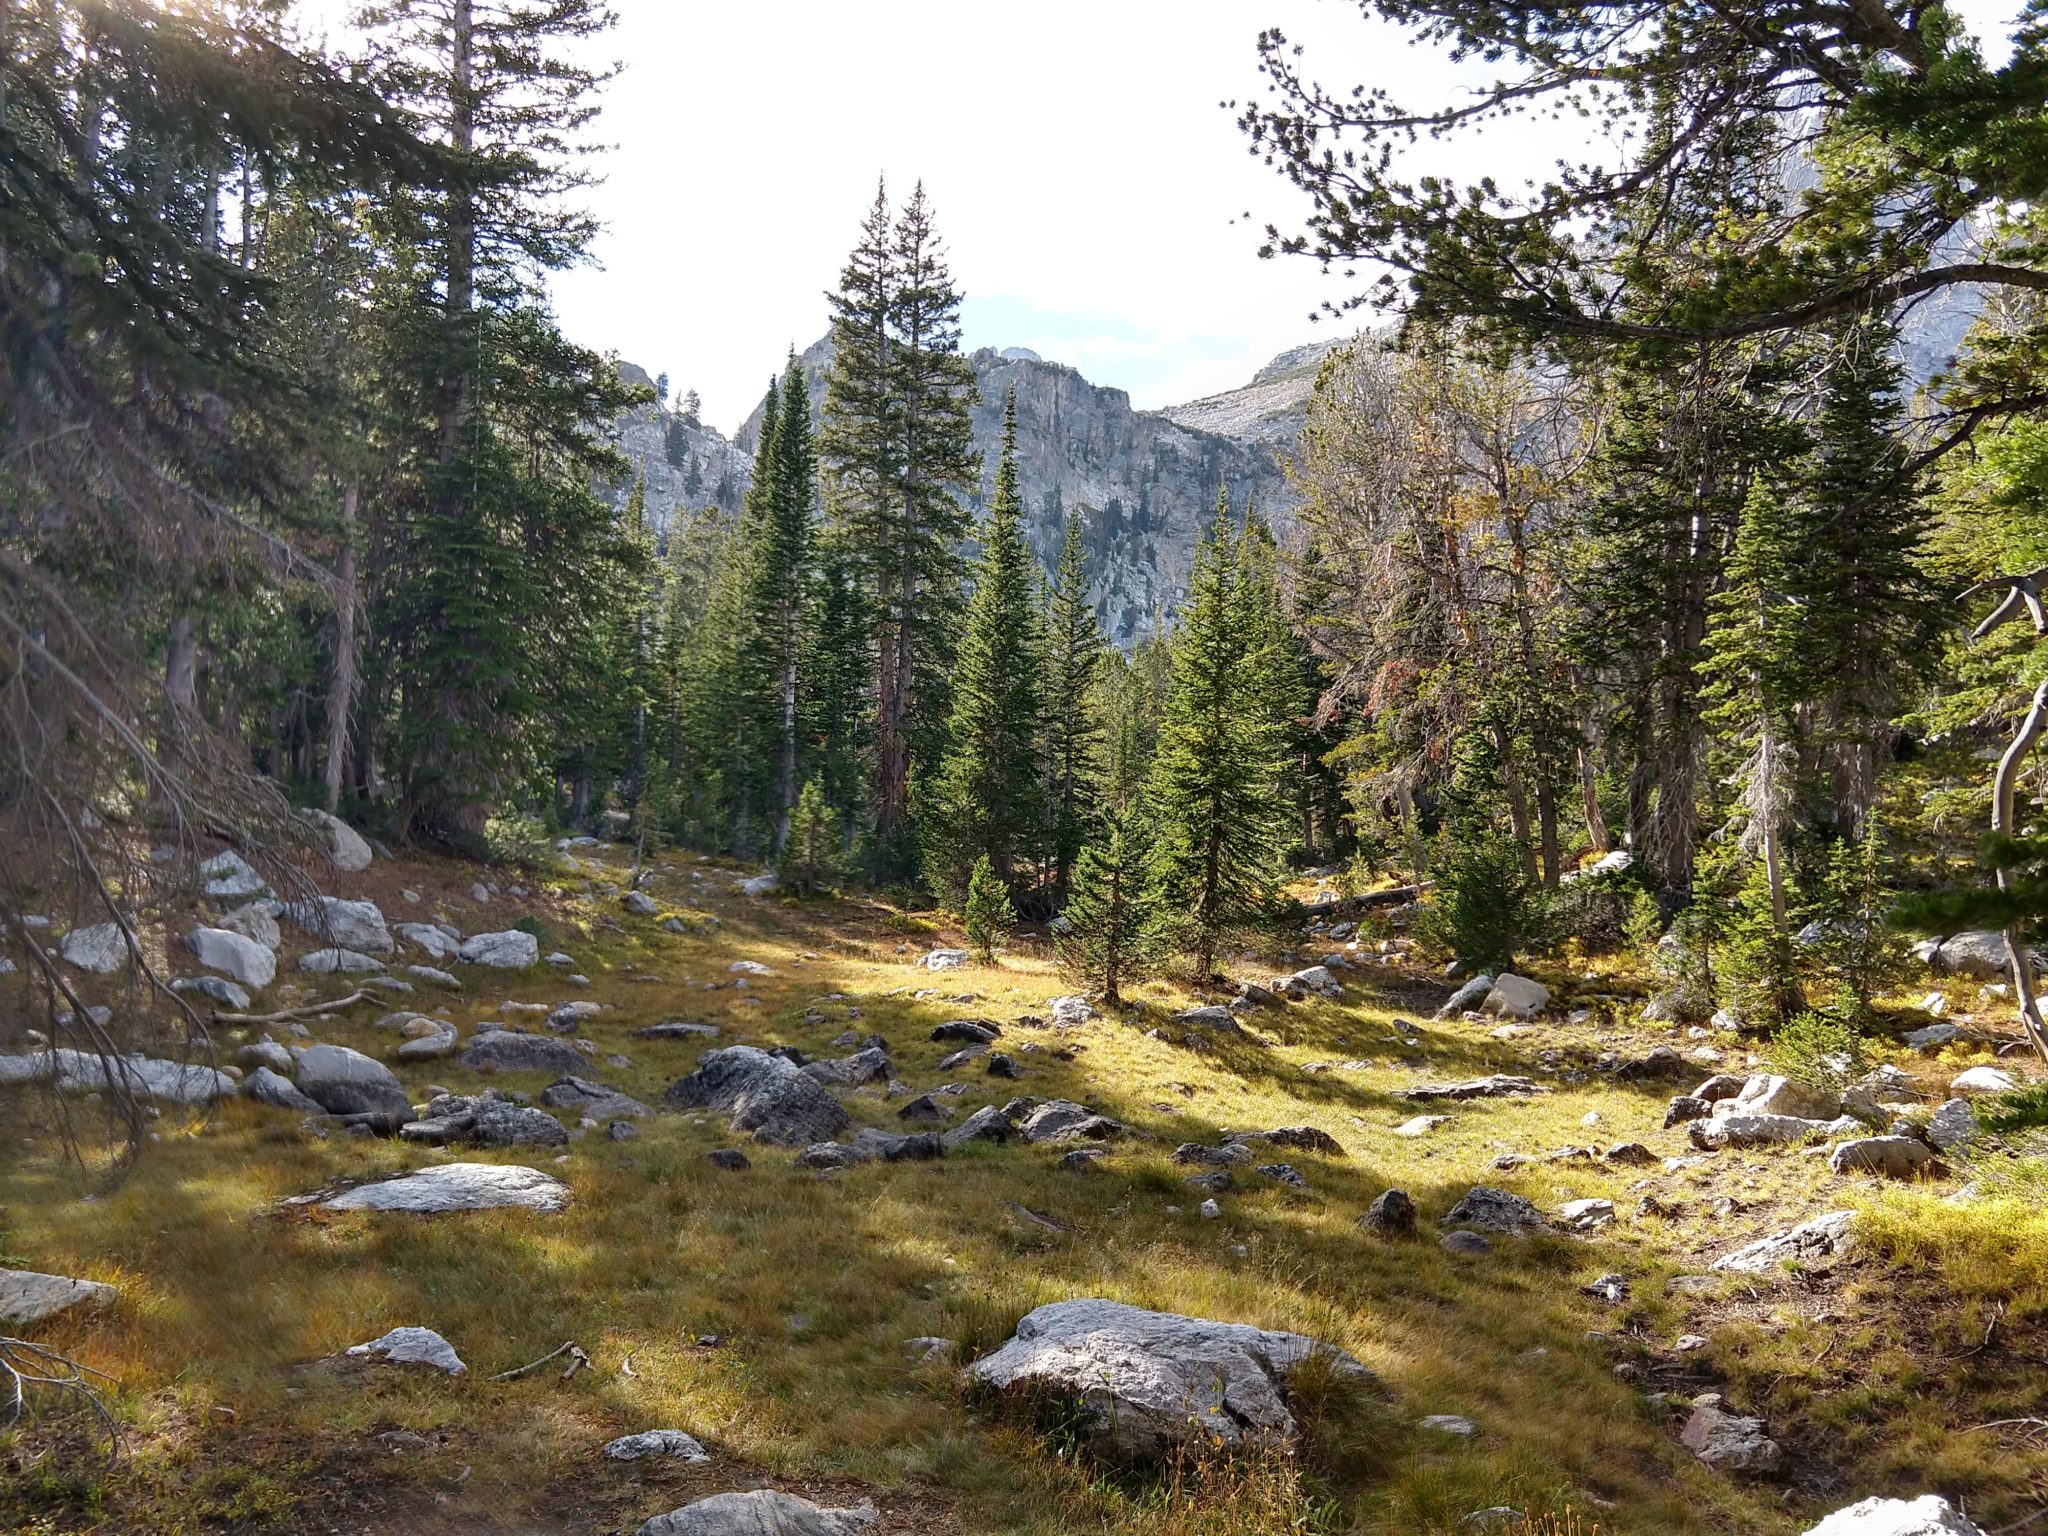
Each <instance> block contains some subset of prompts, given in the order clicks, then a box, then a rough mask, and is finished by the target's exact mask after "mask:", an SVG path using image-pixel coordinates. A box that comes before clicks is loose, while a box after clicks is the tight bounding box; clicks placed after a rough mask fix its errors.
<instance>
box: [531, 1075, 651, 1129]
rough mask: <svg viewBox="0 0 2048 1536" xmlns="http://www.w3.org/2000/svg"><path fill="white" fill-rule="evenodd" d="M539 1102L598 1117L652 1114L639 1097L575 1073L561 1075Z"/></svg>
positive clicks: (546, 1089)
mask: <svg viewBox="0 0 2048 1536" xmlns="http://www.w3.org/2000/svg"><path fill="white" fill-rule="evenodd" d="M540 1102H541V1103H542V1104H544V1105H545V1106H546V1107H547V1108H549V1109H570V1110H574V1111H575V1112H576V1113H577V1114H579V1115H590V1116H593V1117H595V1118H596V1119H599V1120H616V1119H618V1118H619V1117H620V1116H621V1115H624V1116H628V1117H630V1118H635V1119H637V1118H638V1117H639V1116H641V1115H646V1114H651V1113H653V1111H651V1110H650V1109H648V1107H647V1106H646V1105H645V1104H642V1103H641V1102H640V1101H639V1100H638V1099H636V1098H633V1097H631V1096H630V1095H627V1094H623V1093H621V1092H619V1090H618V1089H616V1088H613V1087H610V1086H609V1085H607V1084H605V1083H594V1082H592V1081H590V1079H588V1078H584V1077H576V1076H574V1075H569V1076H564V1077H558V1078H556V1079H555V1080H554V1081H553V1082H552V1083H549V1084H548V1085H547V1087H545V1088H543V1089H542V1090H541V1092H540Z"/></svg>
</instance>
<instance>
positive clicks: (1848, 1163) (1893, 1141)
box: [1828, 1136, 1934, 1179]
mask: <svg viewBox="0 0 2048 1536" xmlns="http://www.w3.org/2000/svg"><path fill="white" fill-rule="evenodd" d="M1933 1161H1934V1149H1933V1148H1932V1147H1930V1146H1928V1145H1927V1143H1926V1142H1924V1141H1922V1140H1920V1138H1919V1137H1917V1136H1863V1137H1859V1138H1858V1139H1857V1140H1855V1141H1845V1142H1843V1143H1842V1144H1841V1145H1840V1146H1838V1147H1836V1148H1835V1150H1834V1151H1833V1152H1831V1153H1829V1154H1828V1167H1829V1168H1831V1169H1833V1170H1834V1171H1835V1172H1836V1173H1878V1174H1883V1175H1884V1177H1886V1178H1888V1179H1910V1178H1912V1177H1913V1176H1914V1175H1915V1174H1917V1173H1920V1172H1922V1171H1923V1170H1924V1169H1926V1167H1927V1166H1928V1165H1929V1164H1930V1163H1932V1162H1933Z"/></svg>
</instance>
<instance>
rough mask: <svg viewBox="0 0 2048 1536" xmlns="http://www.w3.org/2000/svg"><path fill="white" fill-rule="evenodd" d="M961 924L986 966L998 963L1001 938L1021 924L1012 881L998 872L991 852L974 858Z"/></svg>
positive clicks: (977, 955)
mask: <svg viewBox="0 0 2048 1536" xmlns="http://www.w3.org/2000/svg"><path fill="white" fill-rule="evenodd" d="M960 923H961V926H962V927H963V928H965V929H966V930H967V942H968V943H969V944H971V945H973V947H974V953H975V956H976V958H977V959H979V960H980V961H981V963H982V964H983V965H989V964H992V963H994V961H995V958H996V943H997V941H998V940H1000V939H1003V938H1007V937H1008V936H1009V933H1010V930H1011V929H1012V928H1014V927H1016V926H1017V911H1016V908H1014V907H1013V906H1011V904H1010V887H1009V882H1008V881H1006V880H1004V879H1003V877H1002V876H1001V875H1000V874H998V873H997V872H996V869H995V866H994V865H992V864H991V863H989V859H988V855H987V854H983V855H982V856H981V857H980V858H978V859H976V860H975V861H974V871H973V873H972V874H970V875H969V876H968V877H967V904H966V906H965V907H963V908H962V909H961V914H960Z"/></svg>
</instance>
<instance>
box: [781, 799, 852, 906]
mask: <svg viewBox="0 0 2048 1536" xmlns="http://www.w3.org/2000/svg"><path fill="white" fill-rule="evenodd" d="M832 822H833V817H832V811H831V808H830V807H829V806H828V805H826V803H825V787H824V785H823V784H822V783H820V782H819V781H818V780H817V779H812V780H811V781H810V782H809V783H807V784H805V785H804V787H803V790H802V792H801V793H800V794H798V796H797V799H796V809H795V810H793V811H792V812H791V813H790V817H789V840H788V841H787V842H786V843H784V844H783V846H782V864H781V868H780V870H779V873H780V875H781V877H782V883H783V884H784V885H786V886H788V887H789V888H790V889H791V890H793V891H795V892H796V893H797V895H799V896H809V895H812V894H814V893H816V892H817V891H820V890H823V889H824V888H826V887H827V886H829V885H831V884H833V883H834V882H835V881H837V880H838V879H839V878H840V877H841V875H842V873H843V864H842V860H841V855H840V846H839V834H838V830H837V829H836V828H835V827H834V826H833V824H832Z"/></svg>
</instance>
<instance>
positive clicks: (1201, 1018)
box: [1173, 1003, 1239, 1035]
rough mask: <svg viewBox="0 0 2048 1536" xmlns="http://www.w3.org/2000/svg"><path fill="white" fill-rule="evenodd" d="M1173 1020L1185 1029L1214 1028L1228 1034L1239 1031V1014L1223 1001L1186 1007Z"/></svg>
mask: <svg viewBox="0 0 2048 1536" xmlns="http://www.w3.org/2000/svg"><path fill="white" fill-rule="evenodd" d="M1173 1022H1174V1023H1176V1024H1178V1025H1180V1026H1181V1027H1182V1028H1184V1029H1213V1030H1218V1031H1220V1032H1221V1033H1223V1034H1226V1035H1234V1034H1236V1033H1238V1028H1239V1026H1238V1022H1237V1015H1236V1014H1234V1013H1232V1012H1231V1011H1230V1010H1229V1009H1228V1008H1226V1007H1224V1006H1223V1005H1222V1004H1221V1003H1208V1004H1205V1005H1204V1006H1202V1007H1200V1008H1184V1009H1182V1010H1181V1011H1180V1012H1179V1013H1176V1014H1175V1015H1174V1016H1173Z"/></svg>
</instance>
